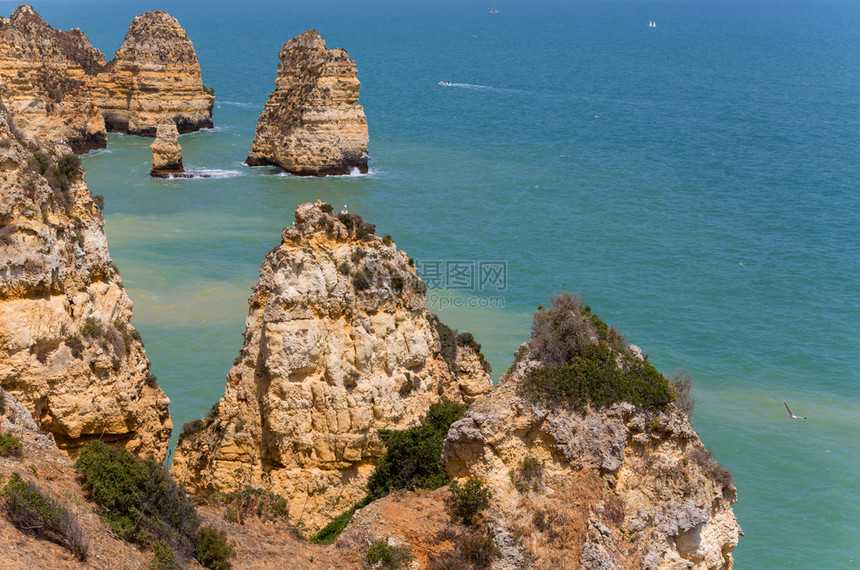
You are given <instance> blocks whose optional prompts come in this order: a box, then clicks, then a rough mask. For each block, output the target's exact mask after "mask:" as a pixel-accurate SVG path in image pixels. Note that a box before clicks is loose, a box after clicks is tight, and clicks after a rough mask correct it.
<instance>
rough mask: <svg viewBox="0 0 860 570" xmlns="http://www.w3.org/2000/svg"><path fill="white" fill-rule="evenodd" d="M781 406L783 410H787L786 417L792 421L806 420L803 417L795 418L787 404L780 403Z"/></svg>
mask: <svg viewBox="0 0 860 570" xmlns="http://www.w3.org/2000/svg"><path fill="white" fill-rule="evenodd" d="M782 405H783V406H785V409H786V410H788V417H790V418H791V419H793V420H805V419H807V418H806V417H804V416H795V415H794V414H793V413H792V412H791V408H789V407H788V404H786V403H785V402H783V403H782Z"/></svg>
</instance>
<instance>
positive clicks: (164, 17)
mask: <svg viewBox="0 0 860 570" xmlns="http://www.w3.org/2000/svg"><path fill="white" fill-rule="evenodd" d="M93 94H94V99H95V103H96V105H97V106H98V108H99V109H100V110H101V113H102V115H103V116H104V120H105V124H106V126H107V130H108V131H111V132H113V131H115V132H121V133H129V134H133V135H143V136H155V134H156V129H157V125H158V123H159V122H161V121H162V120H163V119H165V118H168V119H171V120H173V122H174V123H175V124H176V127H177V129H178V130H179V132H180V133H189V132H192V131H196V130H199V129H206V128H212V107H213V105H214V104H215V96H214V95H213V94H212V92H211V90H209V89H207V88H206V87H205V86H204V85H203V79H202V76H201V72H200V62H199V61H198V60H197V53H196V52H195V51H194V45H193V44H192V43H191V40H190V39H188V36H187V34H186V33H185V30H183V29H182V27H181V26H180V25H179V22H178V21H176V18H174V17H173V16H171V15H170V14H168V13H166V12H161V11H157V10H156V11H152V12H146V13H145V14H142V15H140V16H138V17H137V18H135V19H134V20H133V21H132V23H131V25H130V26H129V28H128V33H127V34H126V36H125V40H124V41H123V42H122V45H121V46H120V48H119V49H118V50H117V52H116V54H115V55H114V58H113V60H112V61H111V62H110V63H108V64H107V66H105V68H104V69H103V70H102V71H101V72H100V73H99V74H98V77H97V78H96V81H95V82H94V84H93Z"/></svg>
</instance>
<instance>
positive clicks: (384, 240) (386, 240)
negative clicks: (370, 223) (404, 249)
mask: <svg viewBox="0 0 860 570" xmlns="http://www.w3.org/2000/svg"><path fill="white" fill-rule="evenodd" d="M382 243H384V244H385V245H391V236H390V235H389V234H385V235H384V236H382Z"/></svg>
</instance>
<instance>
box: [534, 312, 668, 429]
mask: <svg viewBox="0 0 860 570" xmlns="http://www.w3.org/2000/svg"><path fill="white" fill-rule="evenodd" d="M529 349H530V351H531V354H532V357H533V358H536V359H537V360H539V361H540V362H541V363H542V364H543V365H544V366H543V367H541V368H536V369H534V370H532V371H531V372H529V373H528V374H527V375H526V377H525V378H524V379H523V382H522V384H520V386H519V387H518V393H519V394H520V395H521V396H523V397H525V398H529V399H531V400H533V401H540V402H543V403H545V404H547V405H550V406H558V405H562V406H566V407H569V408H571V409H573V410H576V411H578V412H584V411H585V409H586V408H587V407H589V406H590V407H592V408H595V409H601V408H604V407H607V406H611V405H612V404H615V403H618V402H630V403H631V404H633V405H634V406H637V407H639V408H647V409H654V410H665V409H666V406H668V404H669V403H670V402H672V401H673V400H674V398H675V391H674V390H672V389H671V388H670V386H669V383H668V381H667V380H666V378H664V377H663V375H662V374H660V373H659V372H658V371H657V370H656V369H655V368H654V367H653V366H652V365H651V364H650V363H649V362H648V361H647V360H640V359H639V358H638V357H636V356H634V355H632V354H630V353H629V352H627V350H626V345H625V344H624V339H623V338H622V337H621V335H620V334H619V333H618V332H617V331H616V330H615V329H614V328H611V327H608V326H607V325H606V323H604V322H603V321H602V320H600V318H599V317H598V316H597V315H594V314H592V313H591V311H590V309H589V308H588V307H584V306H583V305H582V303H581V302H580V300H579V299H578V298H576V297H574V296H572V295H559V296H557V297H554V298H553V299H552V307H550V308H549V309H546V310H539V311H538V312H537V313H536V314H535V317H534V321H533V324H532V338H531V340H530V342H529Z"/></svg>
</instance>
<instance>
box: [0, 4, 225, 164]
mask: <svg viewBox="0 0 860 570" xmlns="http://www.w3.org/2000/svg"><path fill="white" fill-rule="evenodd" d="M0 96H2V97H3V100H4V102H5V103H6V105H7V107H8V108H9V111H10V112H11V114H12V116H11V118H12V119H13V120H14V122H15V126H16V128H17V129H18V130H19V131H20V132H21V133H22V134H24V135H25V136H27V137H31V138H32V137H35V138H38V139H40V140H42V141H45V142H50V143H63V144H66V145H68V146H69V148H71V149H72V151H73V152H76V153H82V152H86V151H88V150H92V149H94V148H103V147H104V146H105V144H106V142H107V135H106V133H107V131H108V130H110V131H118V132H126V133H131V134H137V135H146V136H154V135H155V131H156V125H157V124H158V122H159V121H160V120H161V119H163V118H165V117H167V118H171V119H173V120H174V122H175V123H176V124H177V126H178V128H179V131H180V132H182V133H185V132H190V131H194V130H197V129H200V128H208V127H211V126H212V106H213V103H214V99H215V97H214V96H213V95H212V93H211V90H208V89H206V88H205V87H204V86H203V81H202V79H201V74H200V64H199V63H198V61H197V55H196V54H195V52H194V46H193V45H192V44H191V41H190V40H189V39H188V37H187V36H186V34H185V31H184V30H183V29H182V28H181V27H180V26H179V23H178V22H177V21H176V20H175V19H174V18H173V17H171V16H170V15H168V14H166V13H164V12H147V13H145V14H143V15H142V16H138V17H137V18H135V20H134V21H133V22H132V24H131V26H130V27H129V31H128V35H127V36H126V38H125V41H124V42H123V44H122V47H120V49H119V50H117V53H116V56H115V57H114V60H113V61H111V62H110V63H108V64H107V65H105V57H104V55H103V54H102V53H101V52H100V51H99V50H97V49H95V48H93V47H92V45H91V44H90V41H89V40H88V39H87V37H86V35H85V34H84V33H83V32H82V31H81V30H79V29H72V30H70V31H68V32H62V31H59V30H55V29H53V28H52V27H51V26H49V25H48V24H47V23H45V21H44V20H43V19H42V17H41V16H39V14H37V13H36V12H35V10H33V8H32V7H30V6H21V7H19V8H18V9H17V10H15V12H14V13H12V15H11V16H10V17H9V19H5V18H3V19H0ZM106 121H107V123H106Z"/></svg>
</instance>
